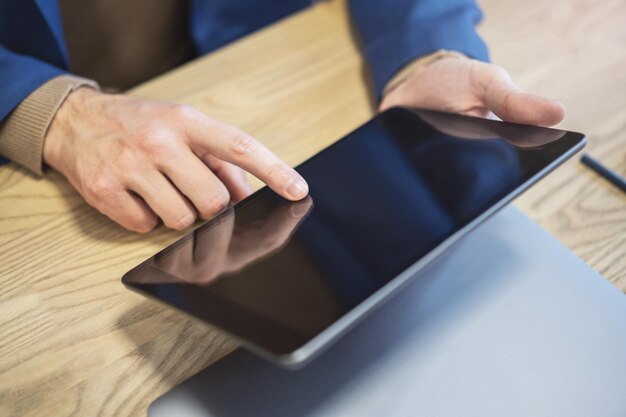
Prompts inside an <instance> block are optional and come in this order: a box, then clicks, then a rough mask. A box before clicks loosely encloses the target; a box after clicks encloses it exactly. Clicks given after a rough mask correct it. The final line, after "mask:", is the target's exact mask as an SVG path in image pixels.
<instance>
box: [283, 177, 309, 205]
mask: <svg viewBox="0 0 626 417" xmlns="http://www.w3.org/2000/svg"><path fill="white" fill-rule="evenodd" d="M308 193H309V186H308V185H307V183H306V182H304V180H303V179H301V178H296V179H294V180H293V182H292V183H291V184H289V186H288V187H287V194H289V196H290V197H291V198H293V199H294V200H300V199H302V198H304V197H306V195H307V194H308Z"/></svg>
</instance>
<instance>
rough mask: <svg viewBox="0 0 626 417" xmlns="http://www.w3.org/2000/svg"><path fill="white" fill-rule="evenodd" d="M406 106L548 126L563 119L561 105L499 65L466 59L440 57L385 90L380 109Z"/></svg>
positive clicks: (563, 113)
mask: <svg viewBox="0 0 626 417" xmlns="http://www.w3.org/2000/svg"><path fill="white" fill-rule="evenodd" d="M393 106H408V107H417V108H424V109H431V110H440V111H446V112H450V113H461V114H467V115H471V116H480V117H488V116H490V113H494V114H495V115H496V116H498V117H499V118H501V119H502V120H506V121H509V122H513V123H522V124H529V125H539V126H552V125H555V124H557V123H559V122H560V121H561V120H563V117H564V116H565V109H564V107H563V105H562V104H561V103H559V102H558V101H554V100H551V99H548V98H545V97H541V96H538V95H534V94H528V93H524V92H522V91H521V90H520V89H519V88H518V87H517V86H516V85H515V84H514V83H513V81H512V80H511V76H510V75H509V74H508V73H507V72H506V71H505V70H504V69H502V68H500V67H498V66H496V65H493V64H487V63H484V62H480V61H476V60H473V59H469V58H465V57H463V58H443V59H440V60H438V61H435V62H433V63H431V64H429V65H427V66H426V67H424V68H421V69H418V70H417V71H416V72H415V73H414V74H411V75H410V76H409V78H407V79H406V80H405V81H404V82H402V83H401V84H400V85H398V86H397V87H396V88H394V89H393V90H391V91H390V92H388V93H387V94H386V95H385V97H384V98H383V100H382V102H381V104H380V110H385V109H387V108H389V107H393Z"/></svg>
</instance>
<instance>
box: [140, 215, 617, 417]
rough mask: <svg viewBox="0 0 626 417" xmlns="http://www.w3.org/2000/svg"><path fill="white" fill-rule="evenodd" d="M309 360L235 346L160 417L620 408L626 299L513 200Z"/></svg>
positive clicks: (610, 411)
mask: <svg viewBox="0 0 626 417" xmlns="http://www.w3.org/2000/svg"><path fill="white" fill-rule="evenodd" d="M420 275H421V276H420V277H419V279H415V280H413V281H412V284H411V285H410V286H408V287H407V288H406V289H404V290H403V292H402V293H400V294H398V295H397V296H396V297H395V298H393V299H392V300H390V302H388V303H386V304H385V305H383V306H382V307H381V308H380V309H378V310H377V311H376V312H374V313H373V314H372V315H370V316H369V317H368V318H367V319H365V320H364V321H363V322H362V323H360V324H359V325H358V326H357V327H356V328H354V329H353V330H352V331H351V332H350V333H348V334H347V335H346V336H345V337H343V338H342V339H341V340H340V341H339V342H338V343H336V344H335V345H333V346H332V347H331V348H330V349H329V350H328V351H326V352H325V353H323V354H322V355H321V356H320V357H318V358H317V359H315V360H314V361H313V362H312V363H310V364H309V365H307V366H306V367H304V368H302V369H299V370H293V371H290V370H285V369H282V368H279V367H276V366H274V365H272V364H271V363H269V362H266V361H264V360H262V359H259V358H258V357H256V356H254V355H252V354H250V353H248V352H246V351H244V350H241V349H238V350H236V351H235V352H233V353H231V354H230V355H228V356H226V357H225V358H223V359H222V360H220V361H218V362H216V363H215V364H213V365H212V366H210V367H208V368H207V369H205V370H204V371H202V372H201V373H199V374H198V375H196V376H194V377H192V378H191V379H189V380H188V381H186V382H184V383H183V384H181V385H180V386H178V387H176V388H174V389H173V390H172V391H170V392H169V393H167V394H165V395H164V396H162V397H161V398H159V399H157V400H156V401H155V402H154V403H153V404H152V406H151V407H150V409H149V415H150V416H153V417H160V416H181V417H185V416H189V417H191V416H194V417H196V416H198V417H199V416H274V417H281V416H437V417H445V416H455V417H456V416H481V417H485V416H550V417H558V416H567V417H576V416H585V417H588V416H607V417H610V416H615V417H617V416H620V417H623V416H626V298H625V297H624V295H623V294H622V293H621V292H620V291H619V290H617V289H616V288H614V287H613V286H612V285H611V284H609V283H608V282H607V281H606V280H605V279H604V278H602V277H601V276H600V275H599V274H597V273H596V272H594V271H593V270H592V269H591V268H590V267H589V266H587V265H586V264H585V263H583V262H582V261H581V260H580V259H579V258H577V257H576V256H575V255H574V254H572V253H571V252H570V251H569V250H568V249H566V248H565V247H563V246H562V245H561V244H560V243H559V242H558V241H557V240H556V239H554V238H553V237H552V236H550V235H549V234H547V233H546V232H545V231H543V230H542V229H541V228H540V227H539V226H537V225H536V224H535V223H533V222H532V221H531V220H529V219H528V218H526V217H525V216H524V215H523V214H521V213H520V212H519V211H517V210H516V209H515V208H513V207H508V208H506V209H504V210H503V211H501V212H500V213H499V214H497V215H496V216H494V217H493V218H492V219H490V220H488V221H487V222H486V223H484V224H483V225H482V226H480V227H479V228H478V229H476V230H475V231H474V232H472V233H470V234H469V235H468V236H466V237H465V238H464V239H463V240H462V241H461V242H460V243H458V244H457V245H456V246H455V247H453V248H452V249H451V250H449V251H448V252H447V253H446V254H445V255H444V256H442V257H440V258H439V259H438V260H437V261H436V262H435V263H433V264H432V265H431V266H430V267H428V269H426V270H425V271H422V272H421V273H420Z"/></svg>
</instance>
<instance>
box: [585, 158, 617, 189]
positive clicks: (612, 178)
mask: <svg viewBox="0 0 626 417" xmlns="http://www.w3.org/2000/svg"><path fill="white" fill-rule="evenodd" d="M580 162H582V163H583V164H585V165H587V166H588V167H589V168H591V169H593V170H594V171H596V173H598V175H600V176H601V177H603V178H604V179H605V180H607V181H608V182H610V183H611V184H613V185H614V186H616V187H617V188H619V189H620V190H622V191H623V192H625V193H626V179H624V178H622V177H621V176H619V175H618V174H617V173H615V172H613V171H611V170H610V169H608V168H607V167H605V166H604V165H602V164H601V163H600V162H598V161H596V160H595V159H593V158H592V157H590V156H589V155H587V154H584V155H583V156H582V157H581V158H580Z"/></svg>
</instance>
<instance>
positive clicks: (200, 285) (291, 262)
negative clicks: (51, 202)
mask: <svg viewBox="0 0 626 417" xmlns="http://www.w3.org/2000/svg"><path fill="white" fill-rule="evenodd" d="M584 144H585V138H584V135H582V134H580V133H575V132H567V131H563V130H557V129H549V128H543V127H535V126H525V125H516V124H511V123H504V122H501V121H496V120H487V119H480V118H474V117H469V116H460V115H453V114H447V113H440V112H434V111H426V110H416V109H407V108H394V109H390V110H388V111H385V112H383V113H380V114H378V115H377V116H376V117H375V118H373V119H372V120H370V121H369V122H367V123H366V124H364V125H363V126H361V127H359V128H358V129H356V130H355V131H353V132H352V133H350V134H348V135H347V136H346V137H344V138H342V139H340V140H339V141H338V142H336V143H335V144H334V145H332V146H330V147H328V148H327V149H325V150H323V151H322V152H320V153H319V154H317V155H316V156H314V157H313V158H311V159H309V160H308V161H306V162H304V163H302V164H301V165H300V166H298V167H297V170H298V172H300V174H301V175H302V176H303V177H304V178H305V179H306V180H307V182H308V184H309V190H310V194H309V196H308V197H307V198H305V199H303V200H301V201H297V202H290V201H286V200H284V199H282V198H281V197H279V196H278V195H277V194H275V193H274V192H273V191H271V190H270V189H269V188H267V187H265V188H262V189H260V190H259V191H257V192H256V193H254V194H252V195H251V196H250V197H248V198H246V199H245V200H243V201H241V202H239V203H237V204H235V205H234V206H231V207H228V208H227V209H225V210H224V211H223V212H221V213H220V214H219V215H218V216H216V217H215V218H213V219H212V220H210V221H208V222H206V223H205V224H203V225H201V226H200V227H198V228H197V229H195V230H194V231H193V232H191V233H189V234H188V235H186V236H184V237H183V238H181V239H180V240H179V241H177V242H176V243H174V244H173V245H171V246H169V247H168V248H166V249H164V250H163V251H161V252H159V253H158V254H156V255H154V256H153V257H151V258H150V259H148V260H146V261H144V262H143V263H142V264H140V265H139V266H137V267H135V268H134V269H132V270H131V271H129V272H128V273H127V274H125V275H124V277H123V279H122V281H123V283H124V284H125V285H127V286H128V287H129V288H131V289H132V290H135V291H138V292H140V293H142V294H144V295H146V296H148V297H150V298H153V299H156V300H159V301H161V302H163V303H165V304H167V305H169V306H171V307H174V308H176V309H178V310H180V311H181V312H184V313H187V314H188V315H191V316H192V317H194V318H196V319H198V320H200V321H202V322H205V323H208V324H210V325H212V326H214V327H217V328H219V329H220V330H222V331H223V332H225V333H227V334H229V335H230V336H232V337H234V338H236V339H237V340H239V341H240V342H241V343H242V344H243V345H244V346H246V347H247V348H249V349H250V350H252V351H254V352H256V353H258V354H260V355H261V356H263V357H265V358H267V359H270V360H272V361H274V362H276V363H278V364H281V365H284V366H292V367H296V366H298V365H302V364H304V363H306V362H307V361H308V360H310V359H311V358H313V357H314V356H315V355H316V354H318V353H319V352H320V351H322V350H323V349H324V348H325V347H327V346H329V345H330V344H331V342H332V341H333V340H335V339H336V338H337V337H339V336H340V335H341V334H342V333H344V332H345V331H347V330H348V329H349V328H350V327H351V326H353V325H354V324H355V323H357V322H358V321H359V319H361V318H363V317H364V316H365V315H366V314H367V313H368V312H370V311H372V310H373V309H374V307H376V306H377V305H380V304H381V302H383V301H384V300H386V299H388V298H389V297H390V296H391V295H392V294H393V293H394V292H396V291H398V290H400V289H401V288H402V287H403V286H404V285H406V284H407V283H408V282H410V281H411V278H412V277H413V276H415V274H416V272H417V271H419V270H421V269H423V268H424V267H425V266H426V265H428V264H429V262H431V261H432V260H433V259H435V257H437V256H438V255H440V254H441V253H443V252H444V251H445V250H446V249H447V248H448V247H450V246H451V245H452V244H453V243H454V242H455V241H457V240H458V239H459V238H461V237H462V236H463V235H464V234H467V233H468V232H469V231H470V230H472V228H475V227H476V226H477V225H478V224H480V223H481V222H482V221H484V220H485V219H487V218H488V217H489V216H491V215H493V214H494V213H495V212H496V211H497V210H499V209H500V208H502V207H503V206H504V205H506V204H507V203H508V202H510V201H511V200H512V199H513V198H514V197H516V196H517V195H519V194H520V193H521V192H522V191H524V190H525V189H527V188H528V187H529V186H531V185H532V184H533V183H535V182H536V181H537V180H539V179H540V178H541V177H543V176H545V175H546V174H547V173H548V172H549V171H551V170H553V169H554V168H555V167H556V166H558V165H559V164H560V163H562V162H563V161H565V160H566V159H567V158H569V157H571V156H572V155H573V154H574V153H575V152H577V151H578V150H580V149H581V148H582V147H583V146H584ZM389 325H393V323H389ZM372 337H376V335H372Z"/></svg>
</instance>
